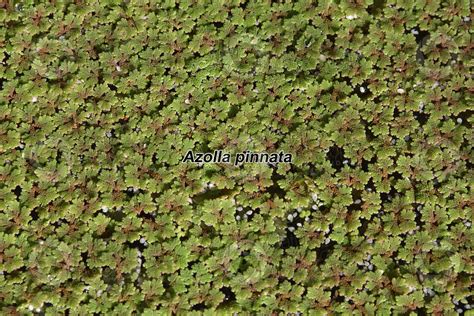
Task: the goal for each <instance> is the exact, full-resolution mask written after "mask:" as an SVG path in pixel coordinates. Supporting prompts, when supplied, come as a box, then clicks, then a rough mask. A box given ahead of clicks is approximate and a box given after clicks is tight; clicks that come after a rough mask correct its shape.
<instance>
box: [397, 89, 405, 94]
mask: <svg viewBox="0 0 474 316" xmlns="http://www.w3.org/2000/svg"><path fill="white" fill-rule="evenodd" d="M397 93H398V94H404V93H405V90H404V89H402V88H398V89H397Z"/></svg>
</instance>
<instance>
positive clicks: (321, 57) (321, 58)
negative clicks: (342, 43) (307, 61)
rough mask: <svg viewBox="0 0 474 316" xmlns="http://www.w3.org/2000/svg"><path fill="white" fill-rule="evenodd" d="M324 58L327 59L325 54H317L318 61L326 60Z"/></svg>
mask: <svg viewBox="0 0 474 316" xmlns="http://www.w3.org/2000/svg"><path fill="white" fill-rule="evenodd" d="M326 59H327V58H326V56H324V55H323V54H320V55H319V60H320V61H326Z"/></svg>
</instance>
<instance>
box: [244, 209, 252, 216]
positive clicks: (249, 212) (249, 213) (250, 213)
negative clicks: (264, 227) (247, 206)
mask: <svg viewBox="0 0 474 316" xmlns="http://www.w3.org/2000/svg"><path fill="white" fill-rule="evenodd" d="M245 214H247V215H248V216H250V215H252V214H253V212H252V211H251V210H250V211H247V212H246V213H245Z"/></svg>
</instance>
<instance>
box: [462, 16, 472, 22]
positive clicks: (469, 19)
mask: <svg viewBox="0 0 474 316" xmlns="http://www.w3.org/2000/svg"><path fill="white" fill-rule="evenodd" d="M462 20H463V21H464V22H469V21H471V17H469V16H465V17H464V18H463V19H462Z"/></svg>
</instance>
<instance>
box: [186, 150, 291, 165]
mask: <svg viewBox="0 0 474 316" xmlns="http://www.w3.org/2000/svg"><path fill="white" fill-rule="evenodd" d="M181 162H191V163H197V164H204V163H233V164H234V165H235V166H238V165H241V164H244V163H269V164H277V163H292V162H293V156H292V155H291V154H288V153H284V152H283V151H280V152H278V153H266V152H260V153H254V152H251V151H244V152H242V153H237V154H235V157H232V155H231V154H229V153H225V152H224V151H222V150H215V151H214V152H213V153H199V152H198V153H195V152H193V151H192V150H188V152H187V153H186V155H184V157H183V159H182V160H181Z"/></svg>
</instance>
